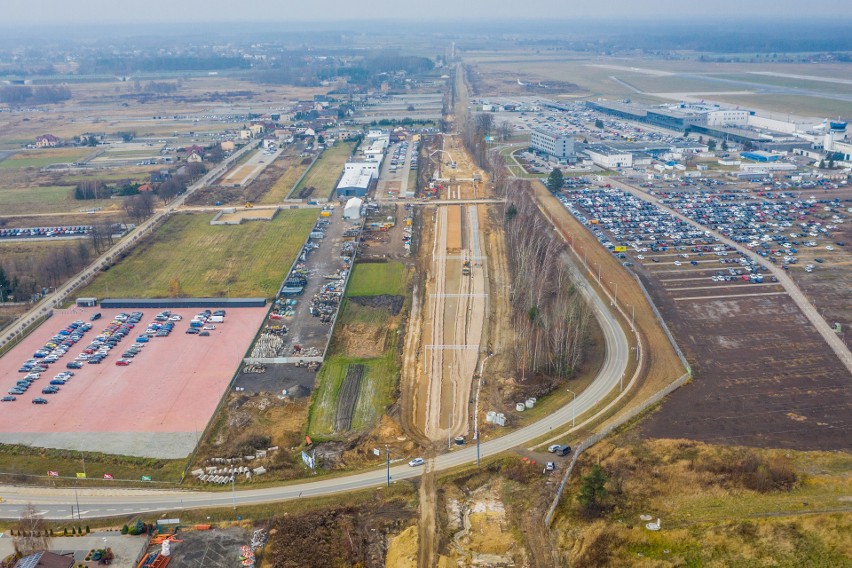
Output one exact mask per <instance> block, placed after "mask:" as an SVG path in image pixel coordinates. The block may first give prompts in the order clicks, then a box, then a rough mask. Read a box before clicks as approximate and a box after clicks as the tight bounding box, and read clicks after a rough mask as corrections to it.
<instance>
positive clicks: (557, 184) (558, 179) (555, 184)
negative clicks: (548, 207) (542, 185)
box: [547, 168, 565, 191]
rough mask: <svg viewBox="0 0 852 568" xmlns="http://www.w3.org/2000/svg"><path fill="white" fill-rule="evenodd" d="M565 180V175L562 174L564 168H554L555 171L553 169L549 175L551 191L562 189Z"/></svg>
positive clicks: (548, 185)
mask: <svg viewBox="0 0 852 568" xmlns="http://www.w3.org/2000/svg"><path fill="white" fill-rule="evenodd" d="M564 181H565V177H564V176H563V175H562V170H560V169H559V168H553V171H551V172H550V175H549V176H547V187H548V188H549V189H550V191H559V190H560V189H562V184H563V183H564Z"/></svg>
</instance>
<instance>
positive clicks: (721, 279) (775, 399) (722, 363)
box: [559, 180, 852, 449]
mask: <svg viewBox="0 0 852 568" xmlns="http://www.w3.org/2000/svg"><path fill="white" fill-rule="evenodd" d="M587 181H588V180H587ZM568 185H569V186H570V187H568V188H567V189H566V190H565V191H564V192H562V193H561V195H560V196H559V197H560V200H561V201H562V203H563V205H564V206H565V207H566V208H567V209H568V210H569V211H571V212H572V214H573V215H574V216H575V217H576V218H577V219H578V220H579V221H580V222H581V223H582V224H583V225H585V227H586V228H587V229H588V230H589V231H590V232H592V233H593V234H594V235H595V236H596V237H597V239H598V241H599V242H600V243H601V244H602V245H603V246H604V247H606V248H608V249H609V250H611V251H612V253H613V254H614V255H617V256H619V257H621V258H620V259H621V261H622V263H623V264H624V265H625V266H626V268H628V269H629V270H631V271H633V272H635V273H636V274H637V276H638V277H639V278H640V279H641V281H642V282H643V283H644V284H645V286H646V288H647V289H648V291H649V293H650V295H651V297H652V299H653V301H654V303H655V305H656V306H657V307H658V308H659V310H660V312H661V313H662V315H663V318H664V319H665V321H666V323H667V324H668V326H669V327H670V328H671V330H672V333H673V334H674V336H675V338H676V340H677V341H678V343H679V345H680V347H681V348H682V349H683V351H684V352H685V353H686V356H687V358H688V359H689V361H690V363H691V365H692V367H693V375H694V380H693V381H692V382H691V383H690V384H689V385H687V386H685V387H683V388H681V389H679V390H677V391H675V392H674V393H673V394H672V395H670V397H669V398H668V400H667V402H666V403H665V404H664V405H663V406H662V407H661V409H660V410H659V411H658V412H656V413H654V415H652V416H651V417H649V419H648V420H647V421H646V422H645V423H644V425H643V427H642V430H643V432H644V433H645V434H646V435H649V436H654V437H663V438H673V437H687V438H692V439H698V440H704V441H708V442H713V443H731V444H746V445H756V446H770V447H789V448H798V449H837V448H845V447H848V432H849V429H850V427H851V426H852V424H850V422H849V417H850V416H852V412H850V411H852V383H850V382H849V375H848V371H847V370H846V368H845V367H844V366H843V364H842V363H841V362H840V360H839V359H838V358H837V356H836V355H835V354H834V352H833V351H832V350H831V349H830V348H829V346H828V345H827V344H826V342H825V341H824V340H823V339H822V337H821V336H820V335H819V334H818V333H817V331H816V329H815V328H814V327H813V325H812V324H810V322H809V321H808V319H807V318H806V317H805V315H804V314H803V313H802V312H801V311H800V310H799V308H798V307H797V306H796V304H795V303H794V302H793V300H792V298H790V297H789V296H788V295H787V293H786V292H785V291H784V290H783V288H782V287H781V286H780V285H778V284H777V283H775V282H773V280H772V277H771V275H770V272H769V271H768V270H766V267H765V266H762V265H761V264H760V263H759V262H755V261H753V260H750V259H749V258H746V257H745V256H744V255H742V254H740V253H739V252H738V251H736V250H734V249H733V248H732V247H730V246H727V245H725V244H723V243H720V242H719V241H718V240H717V239H716V238H715V237H713V236H712V235H711V234H709V233H708V232H706V231H702V230H700V229H697V228H695V227H694V226H692V225H690V224H688V223H686V222H684V221H682V220H680V219H678V218H676V217H675V216H673V215H671V214H670V213H668V212H667V211H665V210H664V209H661V208H660V207H658V206H657V205H655V204H654V203H649V202H648V201H645V200H643V199H640V198H639V197H637V196H635V195H633V194H631V193H629V192H626V191H622V190H620V189H615V188H607V187H600V186H599V185H595V184H592V183H584V182H582V181H579V180H574V181H572V182H570V183H569V184H568ZM604 185H606V183H605V182H604ZM653 191H654V192H655V194H656V193H657V192H658V191H660V188H654V189H653ZM670 197H671V196H670V195H668V196H667V198H670ZM693 197H694V198H695V199H696V203H697V204H701V203H702V201H701V198H700V194H699V195H697V196H693ZM681 198H683V199H684V200H686V199H687V198H686V197H683V196H681ZM773 199H774V198H773ZM806 199H809V197H808V198H806ZM711 201H712V200H711ZM678 203H679V207H682V208H683V210H684V211H686V210H688V209H690V207H688V206H686V203H688V201H684V202H680V201H678ZM772 203H774V201H770V205H767V206H766V207H772V205H771V204H772ZM669 204H670V205H671V201H669ZM814 205H820V206H821V207H824V206H828V205H821V204H814ZM711 209H712V210H713V211H715V213H712V215H711V214H710V210H707V211H706V212H703V213H702V212H700V208H696V211H693V213H694V214H696V216H701V215H702V214H706V215H709V217H708V218H707V219H705V218H703V217H702V219H701V220H702V221H706V222H707V223H708V227H709V225H710V224H716V223H717V222H718V223H719V228H722V227H723V226H724V224H725V223H728V224H729V225H730V224H733V223H736V222H737V221H736V220H737V215H736V214H735V212H736V211H738V209H737V208H734V207H731V208H729V209H728V210H726V209H725V208H724V207H719V208H716V207H711ZM726 211H727V212H726ZM823 211H824V209H823ZM827 213H830V212H827ZM725 215H728V219H729V221H725V222H723V221H722V217H723V216H725ZM778 215H779V216H780V213H779V214H778ZM714 218H717V219H716V221H714V220H713V219H714ZM765 221H766V223H767V224H768V223H774V222H775V221H773V220H770V219H766V220H765ZM796 221H797V222H805V223H807V218H806V219H804V220H799V219H798V218H797V219H796ZM769 228H772V227H770V226H769V225H767V229H769ZM737 230H739V229H737ZM742 230H743V231H750V230H752V229H751V228H750V227H745V228H743V229H742ZM818 232H819V231H818ZM745 234H746V233H743V235H745ZM766 234H769V235H772V234H773V233H771V232H767V233H766ZM820 234H821V235H822V236H817V237H810V236H809V237H808V238H814V239H816V240H817V242H818V243H822V246H823V247H824V246H827V245H826V244H825V242H826V239H827V236H826V235H825V234H822V233H820ZM787 235H789V233H787ZM789 238H792V237H789ZM799 238H801V237H797V240H798V239H799ZM832 238H834V237H832ZM779 240H783V239H781V237H780V234H779ZM751 242H752V241H751V240H749V243H751ZM760 242H764V241H760ZM773 243H774V244H773V245H771V246H770V250H771V247H772V246H776V247H777V246H779V245H778V244H777V243H775V242H774V240H773ZM747 244H748V243H747ZM622 247H623V249H622ZM760 248H761V249H762V247H760ZM780 248H782V249H784V247H780ZM808 248H810V247H808ZM785 250H786V249H785ZM577 252H578V254H579V255H581V256H582V254H583V252H582V250H578V251H577ZM829 252H830V251H829ZM820 254H823V253H820ZM768 256H769V255H767V257H766V260H764V259H763V258H762V259H761V261H763V262H765V263H766V264H767V265H768V264H769V263H770V261H769V260H768ZM773 256H774V254H773ZM782 259H783V257H782ZM782 261H783V260H782ZM826 264H827V263H826ZM830 268H831V267H826V268H825V272H826V273H827V272H828V271H829V270H830ZM590 269H591V270H592V271H593V272H594V266H592V267H590ZM837 269H838V270H841V269H843V267H841V266H838V267H837ZM791 270H792V269H791ZM840 274H843V273H842V272H841V273H840ZM603 285H604V286H605V287H607V288H609V289H610V290H611V291H613V290H612V286H611V284H610V283H608V282H603ZM622 307H624V306H622ZM627 311H628V312H629V306H627ZM651 355H652V356H653V353H652V354H651ZM815 425H816V428H815Z"/></svg>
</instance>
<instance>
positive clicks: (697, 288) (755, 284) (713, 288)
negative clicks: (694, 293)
mask: <svg viewBox="0 0 852 568" xmlns="http://www.w3.org/2000/svg"><path fill="white" fill-rule="evenodd" d="M748 286H780V284H777V283H775V282H764V283H763V284H759V283H756V282H755V283H748V284H746V283H744V282H741V283H739V284H716V285H715V286H689V287H684V288H666V291H668V292H679V291H680V290H715V289H716V288H746V287H748Z"/></svg>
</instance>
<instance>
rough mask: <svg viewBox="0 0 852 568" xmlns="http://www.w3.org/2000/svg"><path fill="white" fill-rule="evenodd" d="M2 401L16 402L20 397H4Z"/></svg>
mask: <svg viewBox="0 0 852 568" xmlns="http://www.w3.org/2000/svg"><path fill="white" fill-rule="evenodd" d="M0 400H2V401H3V402H15V401H16V400H18V397H16V396H12V395H9V396H4V397H3V398H2V399H0Z"/></svg>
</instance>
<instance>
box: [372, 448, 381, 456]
mask: <svg viewBox="0 0 852 568" xmlns="http://www.w3.org/2000/svg"><path fill="white" fill-rule="evenodd" d="M373 455H374V456H380V455H382V452H381V450H379V448H373Z"/></svg>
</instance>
